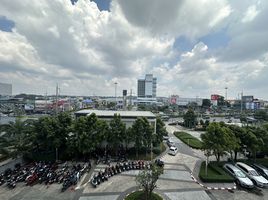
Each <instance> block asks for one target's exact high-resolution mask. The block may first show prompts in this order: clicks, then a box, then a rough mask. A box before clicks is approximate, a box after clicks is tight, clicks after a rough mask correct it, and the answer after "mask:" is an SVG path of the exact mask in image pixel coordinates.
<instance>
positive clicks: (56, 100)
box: [55, 83, 59, 115]
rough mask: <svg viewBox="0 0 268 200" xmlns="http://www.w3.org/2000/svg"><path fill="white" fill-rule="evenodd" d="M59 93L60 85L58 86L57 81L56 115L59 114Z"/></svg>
mask: <svg viewBox="0 0 268 200" xmlns="http://www.w3.org/2000/svg"><path fill="white" fill-rule="evenodd" d="M58 95H59V86H58V83H57V86H56V107H55V108H56V115H57V114H58Z"/></svg>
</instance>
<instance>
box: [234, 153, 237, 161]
mask: <svg viewBox="0 0 268 200" xmlns="http://www.w3.org/2000/svg"><path fill="white" fill-rule="evenodd" d="M237 154H238V152H237V151H235V152H234V156H235V157H234V160H235V161H236V160H237Z"/></svg>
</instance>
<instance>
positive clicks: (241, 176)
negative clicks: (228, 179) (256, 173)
mask: <svg viewBox="0 0 268 200" xmlns="http://www.w3.org/2000/svg"><path fill="white" fill-rule="evenodd" d="M235 175H236V176H237V177H239V178H246V175H245V174H244V173H243V172H241V171H236V172H235Z"/></svg>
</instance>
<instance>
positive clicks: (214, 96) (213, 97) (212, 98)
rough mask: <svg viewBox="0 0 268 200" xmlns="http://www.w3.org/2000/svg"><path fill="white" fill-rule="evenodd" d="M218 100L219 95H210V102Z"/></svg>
mask: <svg viewBox="0 0 268 200" xmlns="http://www.w3.org/2000/svg"><path fill="white" fill-rule="evenodd" d="M219 98H220V95H218V94H212V95H211V100H216V101H217V100H218V99H219Z"/></svg>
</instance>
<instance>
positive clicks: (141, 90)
mask: <svg viewBox="0 0 268 200" xmlns="http://www.w3.org/2000/svg"><path fill="white" fill-rule="evenodd" d="M156 81H157V79H156V78H155V77H153V74H146V75H145V79H138V92H137V94H138V98H156Z"/></svg>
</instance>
